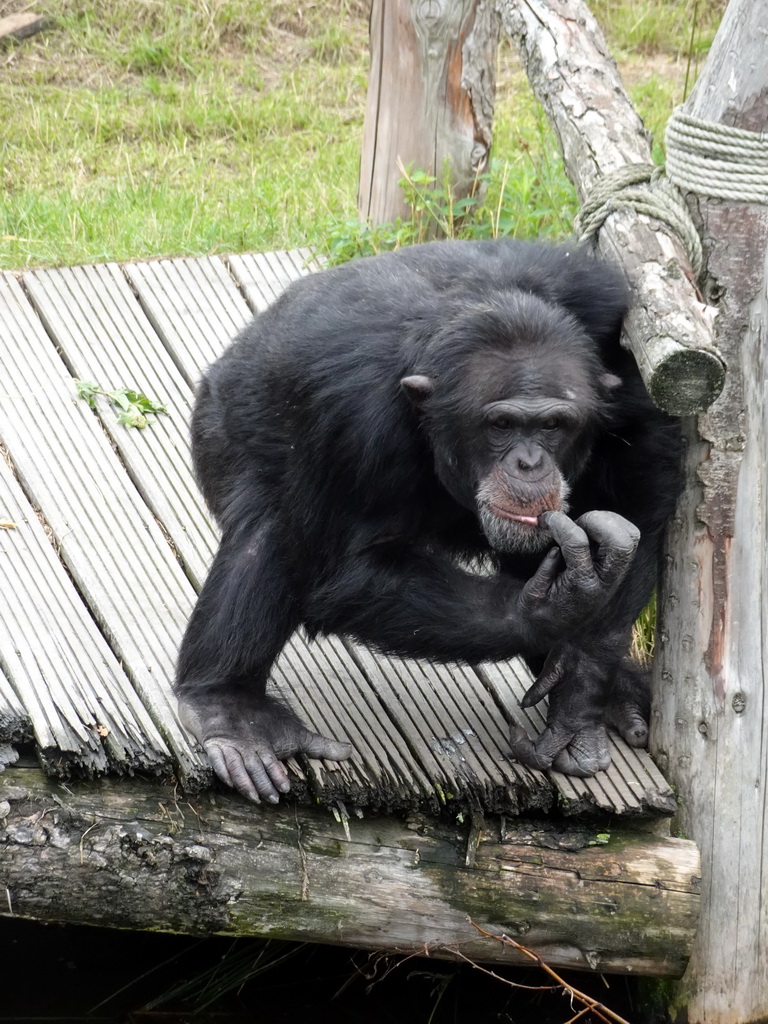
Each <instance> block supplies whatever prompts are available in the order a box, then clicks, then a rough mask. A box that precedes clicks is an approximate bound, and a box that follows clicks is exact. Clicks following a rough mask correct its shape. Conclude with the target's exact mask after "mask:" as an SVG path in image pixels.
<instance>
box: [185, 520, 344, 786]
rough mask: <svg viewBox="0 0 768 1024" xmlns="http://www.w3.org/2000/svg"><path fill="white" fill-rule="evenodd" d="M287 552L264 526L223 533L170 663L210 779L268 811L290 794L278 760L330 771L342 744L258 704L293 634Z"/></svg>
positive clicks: (270, 701)
mask: <svg viewBox="0 0 768 1024" xmlns="http://www.w3.org/2000/svg"><path fill="white" fill-rule="evenodd" d="M289 551H290V547H289V546H288V545H286V544H285V542H284V539H283V538H282V536H281V533H280V531H279V530H278V529H277V528H275V527H274V526H273V525H271V524H269V523H262V524H260V525H251V526H240V527H238V528H234V529H231V530H230V531H228V532H225V534H224V537H223V539H222V542H221V547H220V548H219V551H218V553H217V555H216V558H215V559H214V562H213V565H212V567H211V570H210V573H209V574H208V578H207V579H206V581H205V585H204V587H203V589H202V591H201V593H200V598H199V600H198V602H197V605H196V606H195V609H194V611H193V613H192V617H191V619H190V621H189V624H188V626H187V630H186V633H185V635H184V640H183V641H182V645H181V652H180V654H179V665H178V672H177V680H176V686H175V690H176V694H177V696H178V698H179V715H180V718H181V720H182V722H183V723H184V724H185V726H186V727H187V728H188V729H189V730H190V732H192V733H193V734H194V735H195V736H196V737H197V738H198V739H199V740H200V742H201V743H202V745H203V747H204V748H205V751H206V753H207V754H208V756H209V758H210V760H211V765H212V766H213V769H214V771H215V772H216V774H217V775H218V776H219V778H221V779H222V780H223V781H224V782H226V783H227V784H228V785H230V786H233V787H234V788H235V789H237V790H238V791H239V792H240V793H242V794H243V796H246V797H248V798H249V799H251V800H254V801H255V802H259V799H265V800H268V801H270V802H271V803H276V802H277V800H278V799H279V797H278V793H286V792H287V791H288V790H289V788H290V784H289V782H288V775H287V773H286V771H285V768H284V766H283V764H282V763H281V762H282V759H283V758H285V757H288V756H290V755H291V754H295V753H298V752H303V753H305V754H308V755H309V756H310V757H325V758H329V759H330V760H333V761H338V760H343V759H344V758H346V757H349V755H350V753H351V747H350V746H349V744H348V743H336V742H335V741H333V740H331V739H328V738H326V737H324V736H320V735H319V734H317V733H313V732H310V731H309V730H308V729H307V728H306V727H305V726H304V725H303V724H302V722H301V721H300V720H299V718H298V717H297V716H296V714H295V713H294V712H293V711H292V710H291V709H290V708H289V707H287V706H285V705H283V704H281V703H280V701H278V700H277V699H276V698H274V697H268V696H267V695H266V692H265V689H266V683H267V675H268V674H269V670H270V668H271V666H272V662H273V661H274V659H275V658H276V657H277V655H278V654H279V652H280V650H281V649H282V647H283V645H284V644H285V642H286V641H287V640H288V637H289V636H290V635H291V633H292V632H293V630H294V629H295V628H296V626H297V625H298V614H297V601H296V595H295V593H294V592H293V590H292V587H291V583H290V580H291V579H292V578H293V577H294V574H293V573H292V572H291V567H290V564H289V562H288V560H289V554H288V552H289Z"/></svg>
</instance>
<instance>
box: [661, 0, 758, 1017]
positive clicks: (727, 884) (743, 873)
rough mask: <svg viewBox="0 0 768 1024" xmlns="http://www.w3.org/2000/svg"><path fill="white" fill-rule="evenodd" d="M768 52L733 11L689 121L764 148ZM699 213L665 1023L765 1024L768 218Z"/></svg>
mask: <svg viewBox="0 0 768 1024" xmlns="http://www.w3.org/2000/svg"><path fill="white" fill-rule="evenodd" d="M766 46H768V3H765V2H759V3H756V2H755V0H731V3H730V5H729V7H728V9H727V11H726V14H725V17H724V19H723V23H722V26H721V28H720V31H719V33H718V35H717V38H716V40H715V43H714V46H713V48H712V51H711V53H710V55H709V57H708V59H707V62H706V64H705V67H704V69H703V71H702V74H701V76H700V78H699V80H698V82H697V84H696V87H695V89H694V91H693V93H692V95H691V97H690V99H689V101H688V103H687V104H686V108H685V109H686V113H689V114H692V115H694V116H696V117H699V118H703V119H705V120H708V121H712V122H717V123H721V124H727V125H733V126H736V127H739V128H746V129H749V130H751V131H755V132H766V130H768V61H766V58H765V54H766ZM692 198H693V197H692ZM696 201H697V204H698V213H699V215H700V221H701V227H702V238H703V241H704V245H705V251H706V253H707V270H708V282H709V287H710V289H714V290H715V293H716V294H718V295H720V301H719V314H718V317H717V321H716V325H715V326H716V340H717V343H718V347H719V350H720V352H721V353H722V355H723V357H724V358H725V361H726V364H727V368H728V371H727V376H726V384H725V389H724V390H723V393H722V395H721V396H720V398H719V399H718V400H717V402H715V404H714V405H713V406H712V407H711V408H710V409H709V410H708V411H707V412H706V413H703V414H702V415H700V416H699V417H698V419H697V420H696V421H693V420H691V421H689V422H688V423H687V426H686V432H687V437H688V451H687V457H686V471H687V489H686V494H685V497H684V500H683V503H682V506H681V508H680V510H679V514H678V517H677V519H676V521H675V524H674V526H673V529H672V531H671V536H670V538H669V543H668V553H667V556H666V559H667V565H666V569H665V579H664V587H663V595H662V601H661V602H660V608H661V625H660V643H659V646H658V654H657V656H656V660H655V701H654V711H653V721H652V747H653V750H654V753H655V754H656V756H657V758H658V759H659V762H660V764H661V766H662V768H663V769H665V770H666V773H667V775H668V777H669V778H670V780H671V781H672V782H673V783H674V784H675V785H676V788H677V792H678V795H679V800H680V812H679V822H680V827H681V829H682V832H683V834H684V835H685V836H686V837H687V838H690V839H694V840H695V841H696V842H697V843H698V845H699V847H700V849H701V854H702V875H703V886H702V916H701V922H700V925H699V932H698V935H697V939H696V944H695V948H694V954H693V957H692V959H691V962H690V965H689V968H688V971H687V973H686V975H685V978H684V979H683V982H682V983H681V986H680V987H679V988H678V991H677V994H676V997H675V1005H674V1006H673V1007H671V1011H672V1018H673V1020H676V1021H677V1020H684V1021H686V1022H688V1024H751V1022H757V1021H765V1020H767V1019H768V714H767V712H766V709H767V707H768V382H767V380H766V373H767V368H768V295H767V293H766V289H767V288H768V265H767V264H766V256H767V255H768V252H767V247H768V205H749V204H747V203H738V202H731V201H727V200H720V199H707V198H705V197H698V198H697V200H696Z"/></svg>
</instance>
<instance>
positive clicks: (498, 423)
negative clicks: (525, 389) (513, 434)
mask: <svg viewBox="0 0 768 1024" xmlns="http://www.w3.org/2000/svg"><path fill="white" fill-rule="evenodd" d="M489 426H491V427H493V428H494V429H495V430H514V428H515V426H516V424H515V420H514V418H513V417H512V416H504V415H503V414H501V415H499V416H494V417H493V419H492V420H491V421H490V423H489Z"/></svg>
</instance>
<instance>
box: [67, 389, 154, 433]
mask: <svg viewBox="0 0 768 1024" xmlns="http://www.w3.org/2000/svg"><path fill="white" fill-rule="evenodd" d="M75 389H76V390H77V397H78V398H84V399H85V400H86V402H87V403H88V405H90V407H91V408H92V409H95V408H96V395H103V396H104V397H105V398H107V399H108V400H109V401H110V402H111V403H112V404H113V405H116V406H118V407H119V408H120V409H122V412H120V413H119V414H118V417H117V422H118V423H121V424H122V425H123V426H126V427H138V428H139V429H140V430H143V429H144V427H146V425H147V423H149V420H148V419H147V416H149V415H156V414H157V413H161V412H162V413H165V414H166V415H167V414H168V410H167V409H166V407H165V405H164V404H163V403H162V402H156V401H155V400H154V399H152V398H147V396H146V395H143V394H141V392H139V391H134V390H133V389H132V388H116V389H115V390H114V391H106V390H105V389H104V388H102V387H101V385H100V384H96V383H95V382H94V381H92V380H76V381H75Z"/></svg>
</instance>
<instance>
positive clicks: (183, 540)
mask: <svg viewBox="0 0 768 1024" xmlns="http://www.w3.org/2000/svg"><path fill="white" fill-rule="evenodd" d="M24 286H25V288H26V290H27V293H28V295H29V297H30V299H31V301H32V303H33V304H34V306H35V309H36V310H37V313H38V314H39V316H40V318H41V319H42V321H43V323H44V325H45V327H46V329H47V330H48V333H49V334H50V335H51V337H52V338H53V339H54V341H55V342H56V344H57V345H58V346H59V350H60V352H61V355H62V358H63V359H64V361H65V362H66V364H67V366H68V368H69V370H70V372H71V373H72V375H73V376H74V377H76V378H79V379H83V380H95V381H97V382H98V383H99V384H100V385H101V386H102V387H104V388H106V389H108V390H111V389H114V388H119V387H130V388H134V389H135V390H137V391H143V392H145V393H146V394H147V395H148V396H149V397H151V398H156V399H159V400H160V401H162V402H164V403H165V404H166V405H167V408H168V415H167V416H166V415H158V416H156V417H153V419H152V422H151V423H150V425H149V426H147V427H146V428H145V429H144V430H137V429H127V428H126V427H125V426H123V425H121V424H119V423H118V422H117V415H116V412H115V410H114V408H111V407H110V406H109V405H108V403H107V401H106V399H98V404H99V411H100V418H101V422H102V424H103V426H104V429H105V430H106V432H107V434H108V435H109V437H110V440H111V441H112V444H113V445H114V446H115V448H116V449H117V450H118V451H119V453H120V457H121V459H122V460H123V462H124V463H125V466H126V467H127V469H128V472H129V474H130V476H131V479H132V480H133V481H134V483H135V485H136V487H137V488H138V490H139V492H140V494H141V495H142V497H143V498H144V500H145V501H146V503H147V504H148V505H149V506H150V507H151V509H152V511H153V512H154V514H155V516H157V518H158V519H159V520H160V521H161V522H162V524H163V526H164V528H165V529H166V530H167V531H168V533H169V534H170V536H171V538H172V540H173V544H174V548H175V550H176V553H177V554H178V556H179V558H180V559H181V561H182V563H183V564H184V566H185V567H186V569H187V572H188V573H189V576H190V578H191V579H192V581H193V582H194V583H195V585H196V586H197V587H199V586H201V585H202V581H203V579H204V578H205V574H206V572H207V569H208V565H209V564H210V562H211V559H212V558H213V555H214V553H215V551H216V547H217V540H216V534H215V532H214V529H213V526H212V524H211V522H210V519H209V517H208V515H207V512H206V509H205V504H204V502H203V501H202V499H201V497H200V495H199V492H198V488H197V484H196V483H195V479H194V476H193V474H192V469H191V465H190V458H189V440H188V433H189V431H188V423H189V416H190V413H191V409H192V400H193V397H192V389H191V387H190V385H189V384H188V383H187V382H186V381H185V380H184V379H183V378H181V377H180V374H179V373H178V371H177V369H176V367H175V366H174V364H173V362H172V360H171V358H170V357H169V356H168V354H167V353H166V352H165V350H164V349H163V348H162V346H161V345H160V344H159V343H158V338H157V334H156V332H155V331H154V329H153V328H152V326H151V324H150V323H149V322H148V320H147V318H146V316H144V314H143V313H142V310H141V309H140V308H139V305H138V303H137V302H136V300H135V297H134V295H133V293H132V292H131V289H130V288H129V286H128V283H127V282H126V280H125V277H124V276H123V274H122V273H121V272H120V270H119V268H118V267H117V266H115V264H101V265H99V266H93V267H74V268H66V267H65V268H61V269H58V270H43V271H32V272H30V273H27V274H26V275H25V277H24ZM174 656H175V655H174Z"/></svg>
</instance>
